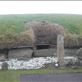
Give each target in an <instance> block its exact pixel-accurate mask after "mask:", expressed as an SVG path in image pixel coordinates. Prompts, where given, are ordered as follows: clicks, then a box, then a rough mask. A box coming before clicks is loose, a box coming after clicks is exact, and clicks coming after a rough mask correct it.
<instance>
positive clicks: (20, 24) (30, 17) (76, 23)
mask: <svg viewBox="0 0 82 82" xmlns="http://www.w3.org/2000/svg"><path fill="white" fill-rule="evenodd" d="M35 20H47V21H50V22H54V23H58V24H61V25H63V26H64V28H66V29H68V30H69V32H71V33H76V34H82V15H66V14H21V15H20V14H19V15H0V34H5V33H6V32H11V33H19V32H21V31H24V30H25V29H24V24H25V23H24V22H31V21H35Z"/></svg>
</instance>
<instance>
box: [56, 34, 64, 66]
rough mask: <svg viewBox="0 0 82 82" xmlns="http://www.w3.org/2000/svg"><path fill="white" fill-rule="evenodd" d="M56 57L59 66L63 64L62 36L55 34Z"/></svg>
mask: <svg viewBox="0 0 82 82" xmlns="http://www.w3.org/2000/svg"><path fill="white" fill-rule="evenodd" d="M57 58H58V62H59V65H60V66H64V36H63V35H58V36H57Z"/></svg>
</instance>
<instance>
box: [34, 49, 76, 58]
mask: <svg viewBox="0 0 82 82" xmlns="http://www.w3.org/2000/svg"><path fill="white" fill-rule="evenodd" d="M77 51H78V49H65V55H64V56H77ZM56 54H57V53H56V49H40V50H36V54H35V57H47V56H57V55H56Z"/></svg>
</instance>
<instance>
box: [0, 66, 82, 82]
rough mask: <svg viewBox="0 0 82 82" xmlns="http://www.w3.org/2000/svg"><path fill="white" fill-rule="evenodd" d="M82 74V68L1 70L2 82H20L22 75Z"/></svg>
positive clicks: (0, 77)
mask: <svg viewBox="0 0 82 82" xmlns="http://www.w3.org/2000/svg"><path fill="white" fill-rule="evenodd" d="M70 72H71V73H82V67H80V68H77V69H72V68H67V67H66V68H65V67H62V68H47V69H45V68H43V69H37V70H0V82H19V81H20V74H44V73H70Z"/></svg>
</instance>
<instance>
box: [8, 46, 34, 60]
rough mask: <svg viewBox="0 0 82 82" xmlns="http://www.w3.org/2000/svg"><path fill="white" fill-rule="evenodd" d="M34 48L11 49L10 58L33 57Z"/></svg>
mask: <svg viewBox="0 0 82 82" xmlns="http://www.w3.org/2000/svg"><path fill="white" fill-rule="evenodd" d="M32 53H33V50H31V49H26V48H24V49H23V48H22V49H12V50H9V54H8V58H9V59H10V58H17V59H27V58H31V57H32Z"/></svg>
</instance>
